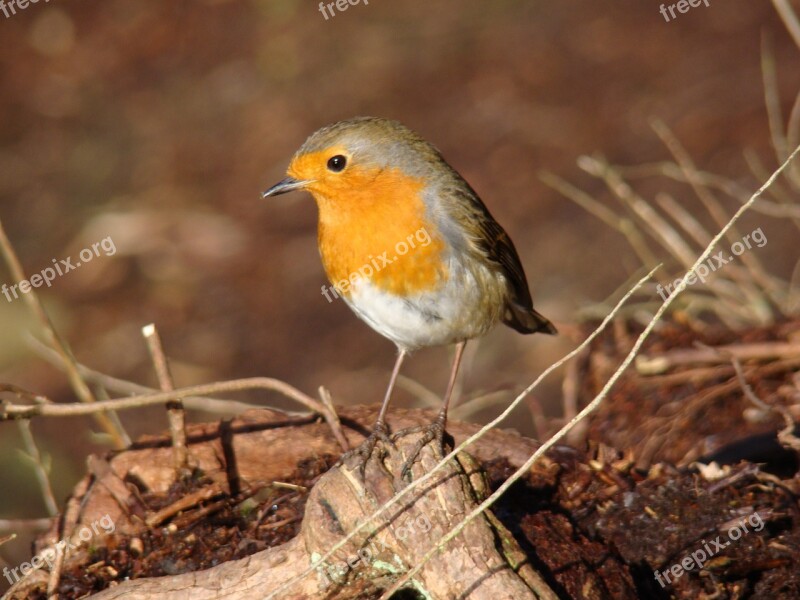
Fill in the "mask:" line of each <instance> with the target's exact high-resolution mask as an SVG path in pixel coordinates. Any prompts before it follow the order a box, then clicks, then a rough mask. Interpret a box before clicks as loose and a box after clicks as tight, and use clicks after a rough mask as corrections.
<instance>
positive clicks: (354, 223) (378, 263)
mask: <svg viewBox="0 0 800 600" xmlns="http://www.w3.org/2000/svg"><path fill="white" fill-rule="evenodd" d="M287 175H288V177H286V179H284V180H283V181H281V182H279V183H277V184H276V185H274V186H272V187H271V188H269V189H268V190H267V191H265V192H264V193H263V197H264V198H267V197H270V196H277V195H279V194H284V193H286V192H291V191H295V190H305V191H308V192H310V193H311V195H312V196H313V197H314V200H315V201H316V203H317V206H318V208H319V229H318V241H319V252H320V256H321V257H322V263H323V265H324V267H325V272H326V274H327V276H328V278H329V279H330V281H331V284H332V285H333V287H334V289H335V291H336V293H337V294H338V295H341V297H342V298H343V299H344V301H345V302H346V303H347V305H348V306H349V307H350V308H351V309H352V310H353V312H355V313H356V315H357V316H358V317H359V318H361V319H362V320H364V321H366V322H367V324H368V325H369V326H370V327H372V328H373V329H374V330H375V331H377V332H378V333H380V334H381V335H383V336H384V337H387V338H388V339H390V340H391V341H393V342H394V343H395V345H396V346H397V349H398V354H397V360H396V361H395V364H394V369H393V370H392V375H391V377H390V379H389V386H388V388H387V390H386V394H385V396H384V398H383V404H382V405H381V409H380V412H379V413H378V419H377V422H376V423H375V428H374V430H373V433H372V434H371V435H370V436H369V437H368V438H367V440H366V441H365V443H364V444H363V445H362V446H361V447H360V448H359V449H357V450H356V451H355V452H357V453H358V454H359V455H360V456H361V458H362V462H361V470H362V473H363V469H364V465H365V463H366V461H367V460H368V459H369V456H370V455H371V454H372V452H373V449H374V447H375V445H376V443H377V441H378V440H381V441H383V442H386V443H391V440H390V439H389V437H388V429H387V426H386V422H385V417H386V409H387V406H388V405H389V401H390V399H391V396H392V390H393V389H394V386H395V382H396V381H397V376H398V373H399V372H400V367H401V366H402V364H403V361H404V359H405V358H406V356H407V355H408V354H409V352H411V351H413V350H417V349H419V348H427V347H430V346H440V345H446V344H455V345H456V352H455V358H454V360H453V366H452V369H451V371H450V378H449V382H448V384H447V389H446V391H445V394H444V401H443V404H442V408H441V411H440V412H439V415H438V417H437V418H436V420H435V421H434V422H433V423H432V424H431V425H429V426H427V427H426V428H422V429H424V430H425V435H423V436H422V438H421V439H420V440H419V442H418V443H417V445H416V451H415V452H414V453H413V455H412V456H411V457H410V458H409V459H408V461H407V462H406V465H405V467H404V471H407V468H408V467H409V466H410V464H411V463H412V462H413V460H414V458H415V456H416V454H417V453H418V452H419V450H421V448H422V447H423V446H424V444H427V443H429V442H430V441H432V440H434V439H436V440H438V442H439V447H438V449H439V450H441V449H442V443H443V436H444V431H445V424H446V420H447V408H448V406H449V404H450V398H451V396H452V393H453V387H454V385H455V381H456V375H457V373H458V367H459V364H460V362H461V357H462V355H463V353H464V347H465V345H466V343H467V341H468V340H471V339H473V338H477V337H481V336H483V335H484V334H486V333H487V332H488V331H489V330H490V329H491V328H492V327H494V326H495V325H496V324H497V323H499V322H503V323H504V324H506V325H508V326H509V327H512V328H513V329H515V330H517V331H519V332H520V333H526V334H527V333H547V334H555V333H556V328H555V327H554V326H553V324H552V323H550V321H548V320H547V319H546V318H544V317H543V316H542V315H540V314H539V313H538V312H536V311H535V310H534V308H533V303H532V301H531V294H530V291H529V289H528V283H527V280H526V279H525V272H524V271H523V269H522V264H521V263H520V259H519V256H518V255H517V251H516V250H515V248H514V244H513V243H512V242H511V238H509V236H508V234H507V233H506V232H505V230H503V228H502V227H501V226H500V225H499V224H498V223H497V221H495V220H494V218H493V217H492V215H491V214H490V213H489V211H488V209H487V208H486V206H485V205H484V204H483V202H482V201H481V199H480V198H479V197H478V195H477V194H476V193H475V191H474V190H473V189H472V188H471V187H470V185H469V184H468V183H467V182H466V181H465V180H464V178H463V177H461V175H459V173H457V172H456V170H455V169H453V168H452V167H451V166H450V165H449V164H448V163H447V162H446V161H445V160H444V158H443V157H442V155H441V154H440V153H439V151H438V150H437V149H436V148H435V147H434V146H433V145H431V144H430V143H428V142H427V141H425V140H424V139H423V138H422V137H420V136H419V135H417V134H416V133H414V132H413V131H411V130H410V129H408V128H407V127H405V126H404V125H402V124H400V123H398V122H397V121H391V120H387V119H381V118H374V117H358V118H354V119H348V120H345V121H339V122H338V123H334V124H333V125H329V126H327V127H323V128H322V129H320V130H318V131H316V132H315V133H313V134H312V135H311V136H310V137H309V138H308V139H307V140H306V141H305V143H304V144H303V145H302V146H301V147H300V149H299V150H298V151H297V152H296V153H295V155H294V157H293V158H292V160H291V162H290V164H289V168H288V170H287ZM418 429H419V428H417V430H418ZM404 433H407V432H403V433H398V434H396V435H403V434H404Z"/></svg>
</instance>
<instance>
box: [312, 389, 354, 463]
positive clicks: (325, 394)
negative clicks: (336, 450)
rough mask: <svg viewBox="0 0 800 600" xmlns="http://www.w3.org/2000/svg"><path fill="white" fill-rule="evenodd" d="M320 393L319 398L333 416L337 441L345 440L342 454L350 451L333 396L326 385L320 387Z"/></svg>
mask: <svg viewBox="0 0 800 600" xmlns="http://www.w3.org/2000/svg"><path fill="white" fill-rule="evenodd" d="M318 391H319V398H320V400H322V404H324V405H325V407H326V408H327V409H328V411H329V412H330V414H331V415H333V423H334V425H333V426H334V427H335V432H334V433H335V434H336V439H337V440H345V444H344V445H343V446H342V452H347V451H348V450H350V444H349V443H347V437H346V436H345V435H344V431H343V430H342V421H341V419H339V413H337V412H336V407H335V406H334V404H333V396H331V392H330V390H329V389H328V388H326V387H325V386H324V385H321V386H319V390H318ZM339 443H341V442H339Z"/></svg>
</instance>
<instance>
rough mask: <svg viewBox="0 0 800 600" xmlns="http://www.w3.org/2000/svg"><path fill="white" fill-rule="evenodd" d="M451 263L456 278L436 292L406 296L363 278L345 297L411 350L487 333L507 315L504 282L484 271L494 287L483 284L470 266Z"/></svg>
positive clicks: (452, 276) (365, 317) (377, 328)
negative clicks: (500, 283) (502, 290)
mask: <svg viewBox="0 0 800 600" xmlns="http://www.w3.org/2000/svg"><path fill="white" fill-rule="evenodd" d="M451 267H452V268H451V269H450V277H449V278H448V279H447V281H445V282H443V283H442V284H441V285H440V287H439V288H438V289H436V290H434V291H429V292H423V293H420V294H416V295H414V296H411V297H406V298H402V297H400V296H395V295H393V294H390V293H387V292H385V291H383V290H381V289H379V288H377V287H376V286H374V285H373V284H372V283H370V282H369V280H367V279H361V280H359V281H358V282H357V283H356V285H354V286H352V287H351V288H350V289H351V293H350V297H349V298H346V299H345V301H346V302H347V304H348V305H349V306H350V308H352V309H353V311H354V312H355V313H356V314H357V315H358V316H359V317H360V318H361V319H362V320H364V321H365V322H366V323H367V324H369V326H370V327H372V328H373V329H374V330H375V331H377V332H378V333H380V334H381V335H383V336H385V337H387V338H389V339H390V340H392V341H393V342H394V343H395V344H397V346H399V347H400V348H403V349H407V350H414V349H416V348H424V347H427V346H440V345H444V344H453V343H456V342H459V341H461V340H467V339H472V338H475V337H479V336H481V335H484V334H485V333H486V332H487V331H488V330H489V329H491V328H492V327H493V326H494V325H495V324H496V323H497V322H498V321H499V320H500V317H501V315H502V311H503V309H502V305H503V301H502V297H501V296H500V295H499V294H500V291H499V290H500V289H501V287H502V286H500V285H498V283H499V282H497V281H496V279H495V277H496V276H495V275H494V274H492V273H489V272H487V271H482V272H480V273H479V274H478V277H483V278H486V279H485V280H488V281H489V282H490V285H488V286H487V285H483V286H480V287H479V285H478V282H477V281H476V276H475V274H473V273H472V272H471V271H470V270H468V269H465V268H463V267H462V266H460V265H451ZM482 289H484V291H481V290H482ZM487 294H488V295H492V296H495V297H494V298H487V297H486V295H487Z"/></svg>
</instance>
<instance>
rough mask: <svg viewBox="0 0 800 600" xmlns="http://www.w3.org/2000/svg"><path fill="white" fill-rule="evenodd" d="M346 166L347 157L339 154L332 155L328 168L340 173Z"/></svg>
mask: <svg viewBox="0 0 800 600" xmlns="http://www.w3.org/2000/svg"><path fill="white" fill-rule="evenodd" d="M346 166H347V159H346V158H345V157H344V156H342V155H341V154H337V155H336V156H331V157H330V158H329V159H328V169H330V170H331V171H333V172H334V173H339V172H340V171H342V170H343V169H344V168H345V167H346Z"/></svg>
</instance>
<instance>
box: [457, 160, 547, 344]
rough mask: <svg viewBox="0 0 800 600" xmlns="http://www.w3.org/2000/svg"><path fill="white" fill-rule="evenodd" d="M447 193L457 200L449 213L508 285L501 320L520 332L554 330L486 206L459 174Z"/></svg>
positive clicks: (503, 234)
mask: <svg viewBox="0 0 800 600" xmlns="http://www.w3.org/2000/svg"><path fill="white" fill-rule="evenodd" d="M456 176H457V177H458V180H459V181H458V183H456V185H454V186H453V187H451V188H450V189H449V190H448V192H449V194H447V195H448V196H450V197H452V198H453V199H454V200H455V201H456V202H455V204H454V205H452V206H451V211H449V212H450V213H451V216H453V217H454V218H455V219H456V220H457V221H459V222H460V225H461V226H462V229H463V230H465V231H469V232H470V234H471V235H470V237H472V238H473V241H474V242H475V244H476V246H477V248H478V250H479V251H480V252H481V253H482V254H483V255H484V256H485V257H486V258H488V259H489V260H490V261H491V262H492V263H494V264H495V265H497V267H498V269H499V271H500V272H501V273H502V275H503V277H504V278H505V280H506V282H507V285H508V292H509V294H508V303H507V306H506V314H505V316H504V317H503V322H504V323H505V324H506V325H508V326H509V327H512V328H513V329H516V330H517V331H519V332H520V333H536V332H541V333H548V334H555V333H556V328H555V327H554V326H553V324H552V323H551V322H550V321H548V320H547V319H546V318H545V317H543V316H542V315H540V314H539V313H538V312H536V310H534V308H533V301H532V299H531V292H530V289H529V288H528V280H527V279H526V278H525V271H524V270H523V268H522V262H521V261H520V259H519V255H518V254H517V250H516V248H514V243H513V242H512V241H511V238H510V237H509V236H508V234H507V233H506V232H505V230H504V229H503V228H502V227H501V226H500V224H499V223H498V222H497V221H495V219H494V217H492V215H491V213H489V209H487V208H486V205H484V203H483V202H482V201H481V199H480V198H479V197H478V195H477V194H476V193H475V191H474V190H473V189H472V188H471V187H470V186H469V184H468V183H467V182H466V181H464V179H463V178H461V176H459V175H458V174H456Z"/></svg>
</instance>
